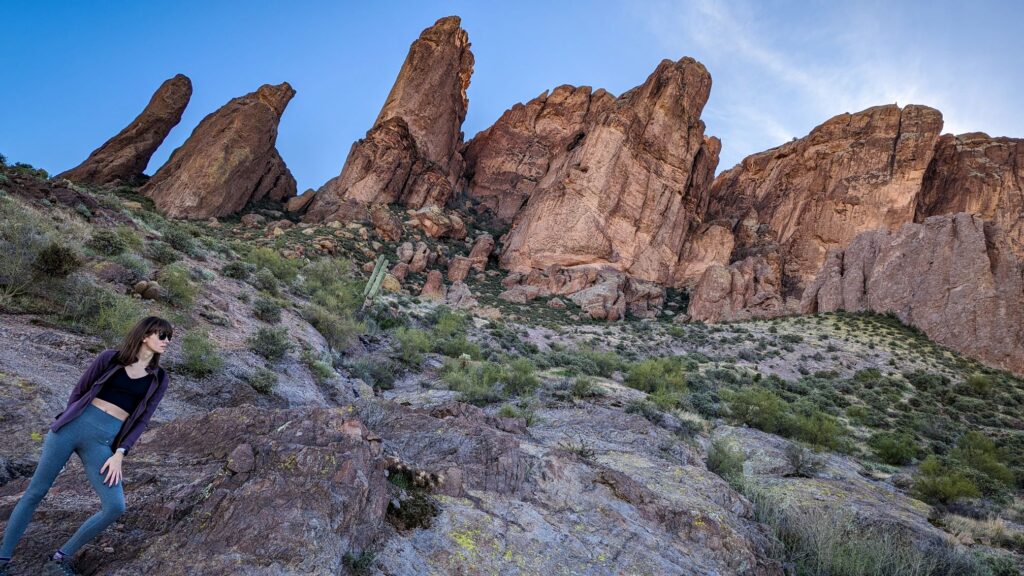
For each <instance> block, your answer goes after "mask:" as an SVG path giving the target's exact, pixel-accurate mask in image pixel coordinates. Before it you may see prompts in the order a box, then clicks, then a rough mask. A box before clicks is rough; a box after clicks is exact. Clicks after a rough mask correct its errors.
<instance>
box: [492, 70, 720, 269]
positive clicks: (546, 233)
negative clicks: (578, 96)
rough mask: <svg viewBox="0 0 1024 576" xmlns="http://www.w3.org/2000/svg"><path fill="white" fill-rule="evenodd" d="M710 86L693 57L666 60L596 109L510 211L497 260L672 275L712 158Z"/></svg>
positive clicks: (699, 209) (513, 265) (517, 265)
mask: <svg viewBox="0 0 1024 576" xmlns="http://www.w3.org/2000/svg"><path fill="white" fill-rule="evenodd" d="M710 89H711V76H710V75H709V74H708V72H707V70H706V69H705V68H704V66H703V65H701V64H700V63H698V62H697V61H695V60H693V59H692V58H683V59H681V60H679V61H678V62H671V61H668V60H665V61H662V63H661V64H660V65H659V66H658V68H657V69H656V70H655V71H654V72H653V73H652V74H651V75H650V77H648V79H647V81H646V82H644V84H642V85H640V86H638V87H636V88H634V89H632V90H629V91H628V92H626V93H624V94H623V95H622V96H620V97H619V98H618V99H616V100H615V102H614V105H613V106H611V107H610V108H609V110H608V111H607V112H605V113H602V114H598V115H597V116H596V117H595V118H594V121H593V122H592V123H591V124H589V125H588V126H587V127H586V128H585V129H584V130H583V131H582V132H581V133H580V135H579V136H578V137H574V138H573V141H572V143H571V145H572V146H573V149H572V150H571V152H570V153H569V154H568V156H567V158H566V159H565V161H564V163H563V164H562V165H561V166H560V167H559V168H558V169H557V171H556V172H555V173H552V174H548V175H546V176H545V177H544V178H543V180H542V182H541V185H539V186H538V187H537V188H536V189H534V190H533V191H532V192H531V194H530V197H529V198H530V201H529V203H528V204H526V206H525V207H524V208H523V209H522V210H521V211H520V212H519V213H518V214H517V215H516V217H515V219H514V222H513V224H512V228H511V230H510V231H509V232H508V237H507V240H506V242H505V244H504V250H503V252H502V254H501V264H502V266H503V267H505V268H507V269H509V270H512V271H516V272H524V273H526V272H528V271H529V270H530V269H541V270H542V269H545V268H547V267H548V266H550V265H558V266H561V267H563V268H571V267H577V266H584V265H594V266H600V267H604V268H610V269H615V270H619V271H621V272H625V273H627V274H629V275H631V276H634V277H636V278H638V279H641V280H648V281H652V282H658V283H661V284H667V285H672V284H674V283H675V274H676V270H677V269H678V268H679V257H680V254H681V252H682V251H683V247H684V245H685V243H686V241H687V239H688V237H689V236H690V234H691V230H692V229H694V228H696V227H697V225H698V224H699V222H700V220H701V217H702V215H703V213H704V207H705V206H706V203H707V194H708V187H709V185H710V182H711V178H712V176H713V174H714V170H715V167H716V165H717V163H718V151H719V148H720V143H719V141H718V140H717V139H715V138H710V139H709V138H706V137H705V136H704V123H703V122H702V121H701V120H700V114H701V110H702V109H703V107H704V104H705V102H707V98H708V94H709V92H710ZM480 154H483V152H480ZM474 177H475V176H474Z"/></svg>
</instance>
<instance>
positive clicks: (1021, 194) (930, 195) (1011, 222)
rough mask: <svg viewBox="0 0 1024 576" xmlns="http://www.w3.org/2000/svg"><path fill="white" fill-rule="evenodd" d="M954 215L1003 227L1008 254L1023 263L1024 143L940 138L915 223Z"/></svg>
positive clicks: (974, 136) (977, 137) (978, 134)
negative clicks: (969, 215) (965, 214)
mask: <svg viewBox="0 0 1024 576" xmlns="http://www.w3.org/2000/svg"><path fill="white" fill-rule="evenodd" d="M956 212H970V213H973V214H977V215H979V216H981V217H982V218H984V219H985V220H991V221H993V222H995V223H996V224H998V225H999V226H1001V227H1002V228H1003V232H1004V234H1005V237H1006V239H1007V241H1008V242H1009V243H1010V248H1011V249H1012V250H1013V251H1014V252H1016V253H1017V256H1018V257H1019V258H1024V140H1021V139H1019V138H992V137H990V136H989V135H987V134H984V133H981V132H974V133H970V134H961V135H959V136H953V135H952V134H944V135H943V136H942V137H941V138H939V141H938V143H937V144H936V147H935V158H934V159H933V160H932V164H931V166H930V167H929V169H928V173H927V174H925V179H924V187H923V188H922V190H921V194H920V196H919V197H918V210H917V221H918V222H922V221H924V219H925V218H927V217H928V216H938V215H941V214H953V213H956Z"/></svg>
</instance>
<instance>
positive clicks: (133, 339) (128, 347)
mask: <svg viewBox="0 0 1024 576" xmlns="http://www.w3.org/2000/svg"><path fill="white" fill-rule="evenodd" d="M155 332H167V333H168V334H171V335H173V334H174V328H173V327H172V326H171V323H170V322H168V321H167V320H164V319H163V318H160V317H159V316H147V317H145V318H143V319H142V320H139V322H138V323H137V324H136V325H135V326H134V327H133V328H132V329H131V330H130V331H129V332H128V334H127V335H126V336H125V337H124V341H122V342H121V346H120V349H119V350H118V352H117V356H116V357H115V360H116V361H117V363H118V364H121V365H122V366H127V365H128V364H134V363H135V362H138V361H139V349H140V348H142V341H143V340H145V339H146V337H147V336H149V335H150V334H153V333H155ZM159 366H160V353H159V352H156V353H154V354H153V357H152V358H151V359H150V360H149V365H148V366H147V367H148V368H158V367H159Z"/></svg>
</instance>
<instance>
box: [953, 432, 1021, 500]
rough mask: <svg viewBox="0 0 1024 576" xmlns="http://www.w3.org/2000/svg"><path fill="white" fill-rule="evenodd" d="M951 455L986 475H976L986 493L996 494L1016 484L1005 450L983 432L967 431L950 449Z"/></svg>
mask: <svg viewBox="0 0 1024 576" xmlns="http://www.w3.org/2000/svg"><path fill="white" fill-rule="evenodd" d="M949 456H950V458H952V459H953V460H956V461H958V462H960V463H961V464H963V465H964V466H967V467H969V468H971V469H973V470H975V471H976V472H978V473H979V474H980V475H982V476H983V477H984V478H977V477H976V478H975V482H976V483H977V484H978V485H979V488H980V489H981V490H982V492H984V493H985V494H986V495H989V496H996V495H998V494H999V493H1000V492H1002V491H1004V490H1006V489H1009V488H1012V487H1013V486H1014V480H1015V479H1014V475H1013V472H1012V471H1011V470H1010V468H1009V467H1008V466H1007V465H1006V464H1005V461H1006V459H1007V455H1006V453H1005V451H1004V450H1001V449H999V448H998V447H997V446H996V444H995V442H993V441H992V440H991V439H990V438H987V437H986V436H985V435H984V434H982V433H981V432H977V431H975V430H971V431H968V432H966V433H965V434H964V435H963V436H961V437H960V441H959V442H957V446H956V448H954V449H953V450H951V451H950V453H949Z"/></svg>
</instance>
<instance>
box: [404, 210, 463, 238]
mask: <svg viewBox="0 0 1024 576" xmlns="http://www.w3.org/2000/svg"><path fill="white" fill-rule="evenodd" d="M411 221H413V222H415V223H416V226H419V227H420V228H422V229H423V232H424V233H425V234H426V235H427V236H429V237H431V238H442V237H448V238H453V239H455V240H461V239H463V238H465V237H466V224H465V223H464V222H463V221H462V218H459V216H458V215H457V214H455V213H454V212H449V213H446V212H445V211H444V210H443V209H441V208H439V207H438V206H434V205H431V206H424V207H423V208H420V209H419V210H417V211H416V212H414V213H413V214H412V218H411Z"/></svg>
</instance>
